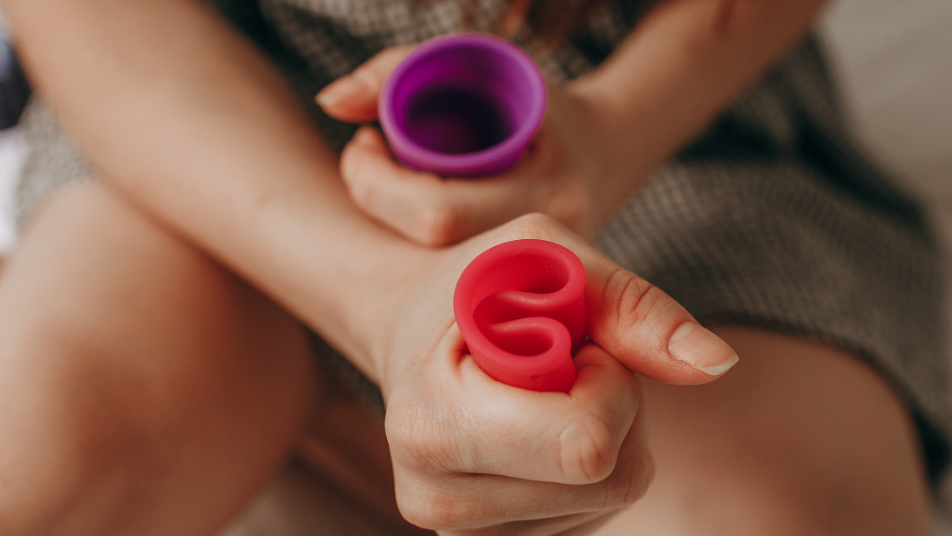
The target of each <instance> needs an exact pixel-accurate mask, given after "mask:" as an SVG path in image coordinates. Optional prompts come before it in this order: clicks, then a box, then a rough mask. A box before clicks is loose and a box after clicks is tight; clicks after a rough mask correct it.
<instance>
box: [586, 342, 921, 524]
mask: <svg viewBox="0 0 952 536" xmlns="http://www.w3.org/2000/svg"><path fill="white" fill-rule="evenodd" d="M715 331H716V332H717V333H718V334H719V335H720V336H721V337H722V338H724V339H725V340H726V341H728V342H729V343H730V344H731V345H732V346H733V347H734V348H735V349H736V350H737V351H738V354H739V355H740V357H741V361H740V363H738V364H737V365H736V366H735V367H734V368H733V369H732V370H731V371H730V372H729V373H728V374H727V375H726V376H725V377H724V378H722V379H719V380H717V381H716V382H713V383H711V384H708V385H705V386H700V387H673V386H667V385H660V384H655V383H652V384H649V385H648V386H647V389H646V392H647V394H646V397H647V408H648V412H649V422H650V435H651V445H652V451H653V452H654V455H655V460H656V464H657V465H656V467H657V473H656V478H655V481H654V482H653V484H652V486H651V487H650V488H649V491H648V493H647V495H646V496H645V497H644V499H642V501H640V502H639V503H637V504H635V505H634V507H632V508H631V509H629V510H627V511H625V512H623V513H622V514H621V515H620V516H618V517H617V518H615V519H614V520H613V521H612V522H611V523H610V524H609V525H608V526H607V527H605V528H604V530H603V531H602V532H600V534H606V535H607V534H612V535H614V534H650V535H652V536H668V535H692V534H707V535H714V536H716V535H720V534H724V535H731V536H744V535H748V534H749V535H751V536H754V535H763V534H770V535H778V536H779V535H787V534H789V535H791V536H793V535H801V534H830V535H840V534H851V535H876V534H882V535H890V534H910V535H912V534H920V535H924V534H926V533H927V530H928V504H929V499H928V491H927V486H926V484H925V476H924V470H923V468H922V464H921V461H920V459H919V450H918V449H919V447H918V444H917V442H916V439H915V437H914V433H913V430H912V425H911V423H910V419H909V417H908V415H907V413H906V411H905V408H904V407H903V404H902V403H901V402H900V401H899V400H898V399H897V397H896V396H895V395H894V393H893V392H892V391H891V389H890V388H889V386H888V385H887V384H886V382H884V381H883V379H882V378H880V377H879V376H878V375H877V374H875V373H874V372H873V371H872V370H871V369H870V368H869V367H867V366H865V365H864V364H862V363H861V362H860V361H858V360H857V359H855V358H853V357H851V356H849V355H847V354H846V353H844V352H841V351H839V350H835V349H832V348H829V347H826V346H823V345H820V344H816V343H812V342H807V341H804V340H802V339H796V338H792V337H787V336H782V335H778V334H775V333H770V332H765V331H758V330H754V329H749V328H735V327H721V328H717V329H715Z"/></svg>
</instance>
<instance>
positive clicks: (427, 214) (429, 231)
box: [414, 206, 462, 247]
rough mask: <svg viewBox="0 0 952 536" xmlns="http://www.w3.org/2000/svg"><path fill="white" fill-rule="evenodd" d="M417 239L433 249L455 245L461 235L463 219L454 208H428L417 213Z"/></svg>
mask: <svg viewBox="0 0 952 536" xmlns="http://www.w3.org/2000/svg"><path fill="white" fill-rule="evenodd" d="M416 219H417V225H416V232H415V233H414V234H415V235H416V238H417V239H419V241H420V242H422V243H424V244H426V245H428V246H433V247H439V246H445V245H449V244H451V243H453V242H454V241H455V239H456V237H457V236H458V235H459V230H460V227H461V225H462V217H461V216H460V214H459V213H458V212H457V211H455V210H453V209H452V208H449V207H445V206H426V207H423V208H421V209H420V210H418V211H417V218H416Z"/></svg>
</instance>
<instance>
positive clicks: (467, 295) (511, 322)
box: [453, 240, 585, 392]
mask: <svg viewBox="0 0 952 536" xmlns="http://www.w3.org/2000/svg"><path fill="white" fill-rule="evenodd" d="M584 288H585V268H584V267H583V266H582V261H580V260H579V259H578V257H576V256H575V254H574V253H572V252H571V251H569V250H568V249H566V248H564V247H562V246H560V245H558V244H554V243H552V242H546V241H544V240H516V241H514V242H506V243H504V244H500V245H498V246H495V247H493V248H490V249H488V250H486V251H485V252H483V253H482V254H480V255H479V256H478V257H476V258H475V259H473V261H472V262H471V263H470V264H469V266H467V267H466V269H465V270H463V273H462V275H461V276H460V278H459V282H457V283H456V292H455V294H454V296H453V311H454V313H455V314H456V324H457V325H458V326H459V329H460V332H461V333H462V334H463V339H465V341H466V345H467V346H468V347H469V352H470V353H471V354H472V355H473V358H474V359H475V360H476V364H477V365H479V367H480V368H481V369H483V371H484V372H486V374H488V375H489V376H491V377H492V378H495V379H496V380H498V381H500V382H503V383H506V384H508V385H512V386H514V387H521V388H523V389H530V390H533V391H562V392H568V391H569V389H571V388H572V384H573V383H574V382H575V377H576V372H575V364H574V363H573V362H572V355H573V354H574V353H575V352H576V351H578V349H579V348H580V347H581V345H582V343H583V340H584V335H585V296H584V292H583V291H584Z"/></svg>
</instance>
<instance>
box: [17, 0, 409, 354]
mask: <svg viewBox="0 0 952 536" xmlns="http://www.w3.org/2000/svg"><path fill="white" fill-rule="evenodd" d="M3 7H4V9H5V11H6V12H7V14H8V15H9V18H10V19H11V21H12V23H13V24H14V25H15V27H16V30H17V35H18V38H19V46H20V50H21V52H22V54H23V57H24V60H25V63H26V65H27V68H28V69H29V71H30V74H31V76H32V78H33V80H34V83H35V84H36V86H37V88H38V90H39V92H40V93H41V94H42V95H43V97H44V98H45V99H47V100H48V101H49V102H50V104H51V105H52V106H53V107H54V109H55V110H56V112H57V114H58V116H59V118H60V120H61V122H62V124H63V126H64V128H65V129H66V130H67V131H68V132H69V133H70V134H71V135H72V136H73V137H74V138H75V139H76V140H77V141H78V143H79V145H80V146H81V149H82V150H83V151H84V153H85V154H86V155H87V156H88V157H89V158H90V159H91V160H92V163H93V164H94V165H95V166H96V168H97V169H98V170H100V171H101V173H102V174H103V176H104V177H105V178H106V180H107V181H108V182H109V183H110V184H111V185H112V186H114V187H115V188H116V189H117V190H119V191H120V192H122V193H123V194H124V195H125V196H126V197H127V198H128V199H129V200H131V201H132V202H133V203H134V204H137V205H138V206H140V207H142V208H144V209H145V210H146V211H148V212H150V213H152V214H153V215H155V216H158V218H159V219H161V220H162V221H164V222H165V223H166V224H168V225H170V226H171V227H172V228H174V230H175V231H176V232H177V233H180V234H181V235H184V236H185V237H186V238H187V239H189V240H190V241H193V242H195V243H197V244H198V245H200V246H201V247H202V248H204V249H206V250H207V251H209V252H211V253H212V254H213V255H214V256H216V257H217V258H218V259H219V260H221V261H222V262H224V263H225V264H227V265H229V266H231V267H232V268H233V269H234V270H236V271H237V272H239V273H241V274H242V275H244V276H245V277H247V278H249V279H250V280H252V281H253V282H254V283H256V284H257V285H258V286H259V287H261V288H262V289H264V290H265V291H266V292H268V293H269V294H271V295H272V296H273V297H274V298H276V299H278V301H280V302H282V303H283V304H284V305H285V306H286V307H289V308H290V309H292V310H294V312H296V313H297V314H298V315H299V316H301V317H302V318H304V319H305V320H306V321H308V323H310V324H311V325H312V326H314V327H316V328H318V329H320V331H322V332H323V333H324V334H326V335H329V336H330V338H331V340H332V342H333V343H335V344H337V345H339V346H341V347H343V349H344V350H346V351H348V352H349V353H351V354H352V355H354V356H355V357H356V358H358V359H360V358H361V357H362V356H366V355H368V352H367V351H366V349H365V348H359V347H354V344H356V343H355V341H357V340H358V339H359V337H358V336H357V335H356V334H354V335H353V336H350V334H349V331H350V330H351V329H352V323H351V322H349V319H348V318H347V317H348V315H349V314H355V313H350V312H349V311H350V309H348V305H349V304H352V303H353V302H355V301H358V302H359V301H360V300H364V299H365V300H370V299H379V300H383V299H385V296H384V295H382V294H378V293H375V292H374V284H375V283H377V282H379V284H380V285H381V286H382V285H386V284H388V282H392V281H389V280H388V281H383V280H382V279H383V277H384V276H386V275H390V276H393V277H400V275H399V273H398V271H399V270H398V267H395V266H392V265H391V266H390V270H389V271H388V272H387V273H386V274H381V273H379V270H378V269H377V266H379V265H380V263H382V262H385V259H387V258H388V256H393V255H402V256H406V255H407V254H408V251H407V250H406V249H407V248H406V246H404V245H403V244H402V243H400V242H399V241H397V240H396V239H395V238H393V237H391V236H390V235H389V234H388V233H386V232H383V231H382V230H380V229H379V228H378V227H376V226H375V225H373V224H372V223H370V222H369V221H368V220H367V219H366V218H364V217H363V216H362V215H360V214H359V213H358V212H357V211H356V210H355V209H354V208H353V205H352V204H351V203H350V201H349V200H348V198H347V196H346V193H345V191H344V189H343V187H342V186H341V184H340V181H339V179H338V175H337V162H336V158H335V157H334V156H333V155H332V154H331V153H330V152H329V151H328V150H327V149H326V148H325V147H324V146H323V145H322V143H321V141H320V140H319V139H318V137H317V136H316V135H315V134H314V132H313V131H312V129H311V128H310V125H309V124H308V123H307V121H306V120H305V118H304V116H303V114H302V112H301V111H300V110H299V108H298V107H297V105H296V104H295V102H294V100H293V98H292V97H291V96H290V94H289V92H288V91H287V90H286V89H285V88H284V85H283V83H282V82H281V80H280V79H279V77H277V76H276V74H275V73H273V72H272V70H271V68H270V67H269V66H268V65H267V63H266V61H265V60H264V59H263V58H261V57H260V56H259V55H258V54H257V53H256V52H255V51H254V50H253V49H252V47H251V46H250V45H249V44H247V43H246V42H244V41H243V40H242V39H241V38H240V37H239V36H238V35H237V34H236V33H234V32H232V31H230V29H229V28H227V27H226V26H225V25H224V24H223V23H222V22H220V21H219V20H218V19H217V18H216V17H215V16H214V14H212V13H209V12H207V11H206V10H205V9H203V8H202V7H201V6H200V5H198V4H197V3H195V2H190V1H185V0H161V1H140V2H127V1H123V0H80V1H70V0H24V1H18V0H6V1H5V2H4V3H3ZM355 251H360V252H361V253H362V256H357V255H355V254H354V252H355ZM329 259H332V260H333V262H327V261H328V260H329ZM346 260H349V261H351V262H344V261H346ZM357 281H361V284H360V285H349V284H348V282H355V283H356V282H357ZM344 289H347V290H348V291H349V292H348V294H347V296H346V298H347V299H345V296H344V295H343V292H344ZM354 289H360V290H362V291H363V292H355V291H354ZM383 309H385V308H383ZM371 310H373V309H371ZM362 365H366V363H362ZM364 368H365V369H366V368H367V366H364Z"/></svg>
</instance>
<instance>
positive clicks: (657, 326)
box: [484, 214, 738, 385]
mask: <svg viewBox="0 0 952 536" xmlns="http://www.w3.org/2000/svg"><path fill="white" fill-rule="evenodd" d="M484 236H485V237H486V238H488V239H493V240H495V241H496V242H495V243H499V242H502V241H506V240H515V239H519V238H540V239H542V240H549V241H552V242H557V243H559V244H562V245H563V246H565V247H567V248H569V249H570V250H572V251H573V252H574V253H575V254H576V255H578V257H579V259H581V261H582V264H583V265H584V266H585V310H586V333H587V334H588V336H589V338H590V339H591V340H592V342H594V343H595V344H597V345H599V346H600V347H602V348H604V349H605V351H607V352H608V353H609V354H611V355H612V356H613V357H614V358H615V359H618V360H619V361H620V362H621V363H622V364H623V365H624V366H625V367H627V368H628V369H629V370H631V371H632V372H635V373H636V374H639V375H642V376H647V377H649V378H652V379H655V380H658V381H661V382H664V383H671V384H678V385H693V384H701V383H707V382H709V381H712V380H714V379H716V378H717V377H719V376H720V375H722V374H724V373H725V372H727V370H728V369H730V367H732V366H733V365H734V364H735V363H737V361H738V357H737V353H736V352H734V350H733V349H732V348H731V347H730V346H729V345H728V344H727V343H725V342H724V341H722V340H721V339H720V338H719V337H717V336H716V335H714V334H713V333H711V332H710V331H709V330H708V329H706V328H704V327H703V326H701V325H700V324H698V323H697V321H696V320H694V317H692V316H691V314H690V313H688V312H687V310H686V309H684V307H682V306H681V305H680V304H679V303H678V302H676V301H675V300H674V299H673V298H671V297H670V296H668V295H667V294H665V292H664V291H662V290H661V289H659V288H657V287H655V286H654V285H652V284H651V283H649V282H648V281H646V280H644V279H642V278H641V277H638V276H637V275H635V274H633V273H631V272H629V271H627V270H625V269H624V268H622V267H621V266H619V265H618V264H617V263H615V262H614V261H612V260H611V259H609V258H608V257H606V256H605V255H604V254H602V253H601V252H599V251H598V250H596V249H595V248H593V247H592V246H591V245H590V244H589V243H588V242H586V241H585V240H583V239H582V238H581V237H579V236H578V235H576V234H574V233H572V232H570V231H568V230H567V229H565V227H563V226H561V225H560V224H558V223H557V222H555V221H554V220H552V219H551V218H549V217H546V216H543V215H541V214H529V215H527V216H523V217H520V218H517V219H516V220H513V221H512V222H510V223H509V224H507V225H504V226H502V227H500V228H499V229H498V230H497V231H495V232H493V233H487V234H486V235H484Z"/></svg>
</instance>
